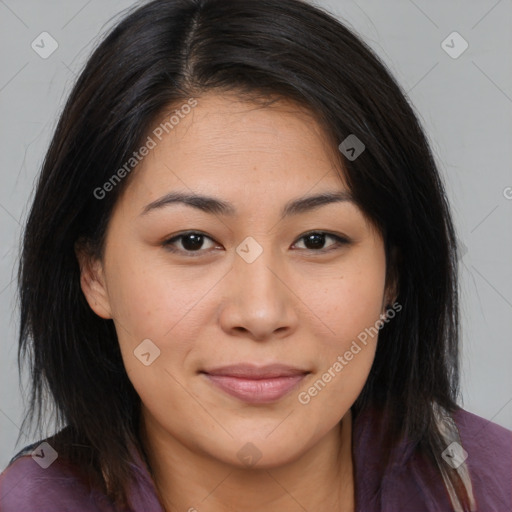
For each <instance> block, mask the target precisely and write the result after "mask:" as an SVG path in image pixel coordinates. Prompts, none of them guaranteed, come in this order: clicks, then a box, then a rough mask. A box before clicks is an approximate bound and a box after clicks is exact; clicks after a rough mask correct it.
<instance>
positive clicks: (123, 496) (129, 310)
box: [0, 0, 511, 512]
mask: <svg viewBox="0 0 512 512" xmlns="http://www.w3.org/2000/svg"><path fill="white" fill-rule="evenodd" d="M456 252H457V251H456V237H455V233H454V227H453V224H452V220H451V217H450V212H449V207H448V205H447V201H446V196H445V192H444V188H443V185H442V182H441V180H440V177H439V174H438V171H437V169H436V167H435V164H434V161H433V158H432V155H431V152H430V149H429V146H428V143H427V141H426V138H425V135H424V134H423V132H422V129H421V127H420V125H419V123H418V121H417V119H416V117H415V115H414V113H413V111H412V109H411V107H410V105H409V104H408V103H407V101H406V99H405V98H404V95H403V94H402V92H401V91H400V88H399V87H398V85H397V84H396V82H395V81H394V80H393V78H392V77H391V76H390V74H389V73H388V71H387V70H386V69H385V67H384V65H383V64H382V63H381V62H380V61H379V60H378V59H377V57H376V56H375V55H374V54H373V53H372V52H371V51H370V50H369V49H368V48H367V46H365V44H364V43H363V42H361V41H360V40H359V39H358V38H357V37H356V36H355V35H354V34H352V33H351V32H349V31H348V30H347V29H346V28H345V27H344V26H343V25H341V24H340V23H339V22H338V21H336V20H335V19H333V18H332V17H330V16H329V15H327V14H326V13H324V12H322V11H320V10H318V9H317V8H314V7H312V6H310V5H308V4H306V3H302V2H300V1H298V0H279V1H278V0H258V1H255V0H156V1H153V2H151V3H149V4H147V5H145V6H143V7H140V8H138V9H136V10H134V11H133V12H132V13H131V14H130V15H128V16H127V17H126V18H125V19H124V20H123V21H121V23H119V24H118V26H116V27H115V28H114V30H113V31H112V32H111V33H110V34H109V35H108V37H106V39H105V40H104V41H103V42H102V43H101V44H100V46H99V47H98V49H97V50H96V51H95V52H94V54H93V55H92V57H91V58H90V59H89V61H88V63H87V65H86V67H85V69H84V71H83V72H82V74H81V75H80V78H79V79H78V81H77V84H76V85H75V87H74V90H73V91H72V93H71V95H70V98H69V100H68V102H67V105H66V107H65V109H64V112H63V113H62V116H61V119H60V122H59V125H58V127H57V129H56V132H55V135H54V138H53V141H52V143H51V146H50V148H49V151H48V154H47V156H46V159H45V162H44V165H43V169H42V173H41V176H40V180H39V183H38V186H37V191H36V194H35V198H34V202H33V205H32V209H31V212H30V216H29V219H28V222H27V226H26V231H25V235H24V244H23V255H22V261H21V266H20V273H19V278H20V294H21V295H20V298H21V331H20V358H22V357H23V356H27V355H28V356H29V357H30V362H31V369H32V373H31V374H32V385H33V392H32V400H31V408H30V411H29V414H28V415H27V418H26V422H27V423H28V422H30V421H32V420H33V419H34V417H35V418H36V419H37V420H40V415H41V412H42V410H43V408H44V407H45V405H46V404H47V403H48V402H50V403H53V404H55V406H56V413H57V419H58V422H59V425H60V427H59V428H60V430H59V431H58V432H57V433H56V434H55V435H53V436H51V437H49V438H47V439H44V440H42V442H41V441H39V442H36V443H34V444H32V445H30V446H28V447H26V448H25V449H24V450H22V452H20V453H19V454H17V456H16V457H14V459H13V460H12V461H11V463H10V465H9V466H8V467H7V468H6V470H5V471H4V473H3V474H2V481H1V486H0V499H1V500H2V501H1V502H0V503H1V505H2V510H5V511H6V512H8V511H14V510H16V511H21V510H34V509H35V508H36V509H37V510H39V511H45V510H91V511H92V510H94V511H99V510H101V511H105V510H108V511H120V510H133V511H164V510H165V511H168V512H169V511H177V510H188V511H194V510H198V511H211V512H218V511H225V510H235V509H243V510H245V511H275V510H280V511H283V510H286V511H299V510H301V511H302V510H309V511H313V510H322V509H323V510H343V511H355V510H357V511H364V512H368V511H393V512H397V511H411V510H415V511H436V512H437V511H440V510H485V511H491V510H493V511H504V510H510V509H511V493H510V482H509V475H510V471H511V464H510V457H509V456H508V455H507V454H509V453H510V444H511V439H510V432H509V431H508V430H506V429H504V428H502V427H500V426H498V425H496V424H493V423H490V422H487V421H486V420H484V419H483V418H479V417H478V416H475V415H473V414H471V413H469V412H467V411H465V410H463V409H461V408H460V407H459V406H458V405H457V400H458V334H459V324H458V303H457V267H456V261H457V258H456ZM47 391H49V392H50V395H51V401H50V400H49V398H48V397H47V395H45V393H46V392H47ZM36 411H37V413H38V415H36V413H35V412H36ZM491 455H492V458H491Z"/></svg>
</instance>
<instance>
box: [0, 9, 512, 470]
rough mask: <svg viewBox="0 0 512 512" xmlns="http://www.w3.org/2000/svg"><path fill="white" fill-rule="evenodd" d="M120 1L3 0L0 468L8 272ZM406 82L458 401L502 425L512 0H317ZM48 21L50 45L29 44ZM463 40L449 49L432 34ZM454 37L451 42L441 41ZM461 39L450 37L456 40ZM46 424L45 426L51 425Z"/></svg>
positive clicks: (10, 322)
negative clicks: (441, 272) (456, 324)
mask: <svg viewBox="0 0 512 512" xmlns="http://www.w3.org/2000/svg"><path fill="white" fill-rule="evenodd" d="M133 3H134V2H133V1H130V0H108V1H101V0H89V1H87V0H44V1H41V0H0V34H1V35H0V38H1V43H2V44H1V48H2V52H1V66H0V67H1V70H2V71H1V75H0V118H1V119H2V122H1V125H0V130H1V133H0V140H1V145H2V151H1V152H0V158H1V166H0V180H1V187H0V240H1V242H0V327H1V333H2V336H1V339H0V350H1V355H2V357H1V358H0V379H1V380H0V436H1V437H0V466H1V469H3V468H4V467H5V465H6V464H7V463H8V461H9V459H10V457H11V456H12V455H13V454H14V451H15V449H16V450H18V449H21V448H22V447H23V446H25V445H27V444H29V443H30V442H35V441H36V440H37V439H31V438H30V437H28V435H27V433H24V434H23V435H22V438H21V441H20V444H19V445H18V446H16V447H15V440H16V438H17V435H18V430H19V425H20V424H21V419H22V412H23V407H22V398H23V393H22V392H21V390H20V388H19V384H18V373H17V369H16V350H17V341H16V338H17V326H18V309H17V303H16V295H15V291H16V290H15V280H14V277H15V271H16V266H17V259H18V255H19V239H20V233H21V226H22V225H23V222H24V219H25V218H26V215H27V210H28V205H29V202H30V199H31V197H32V191H33V184H34V178H35V176H36V174H37V172H38V170H39V168H40V166H41V163H42V159H43V157H44V153H45V151H46V149H47V146H48V143H49V140H50V137H51V135H52V131H53V129H54V127H55V125H56V120H57V115H58V113H60V111H61V108H62V106H63V102H64V99H65V97H66V95H67V94H68V92H69V91H70V87H71V85H72V84H73V81H74V80H75V77H76V74H77V73H78V72H79V71H80V69H81V67H82V65H83V64H84V62H85V60H86V58H87V56H88V55H89V53H90V51H91V49H92V47H93V45H95V44H96V43H97V42H98V40H99V39H100V38H101V35H102V34H104V32H105V31H106V30H107V29H108V28H109V27H110V26H111V25H112V24H113V23H114V22H115V19H116V18H114V19H113V18H112V17H113V16H114V15H115V14H117V13H119V12H120V11H121V10H122V9H124V8H126V7H128V6H130V5H133ZM318 3H319V5H321V6H324V7H327V8H328V9H329V10H331V12H333V13H334V14H336V15H337V16H338V17H340V18H341V19H342V20H344V21H345V23H347V24H348V26H349V27H351V28H352V29H353V30H355V31H356V32H357V33H359V34H360V35H361V36H362V37H363V39H364V40H365V41H366V42H367V43H368V44H369V45H370V46H371V47H372V48H373V49H374V50H375V51H376V52H377V54H378V55H379V56H380V57H381V58H382V59H383V60H384V62H385V63H386V64H387V65H388V66H389V68H390V69H391V71H392V72H393V73H394V75H395V76H396V77H397V79H398V81H399V82H400V84H401V85H402V87H403V89H404V90H405V91H407V93H408V95H409V97H410V99H411V101H412V103H413V104H414V106H415V109H416V111H417V113H418V115H419V117H420V119H421V121H422V123H423V125H424V128H425V129H426V131H427V134H428V137H429V139H430V141H431V143H432V148H433V150H434V153H435V156H436V159H437V162H438V164H439V167H440V170H441V172H442V173H443V176H444V178H445V182H446V185H447V188H448V193H449V198H450V201H451V205H452V209H453V214H454V217H455V222H456V226H457V230H458V236H459V238H460V240H461V241H462V242H463V243H464V245H465V247H466V248H467V252H466V253H465V254H464V255H463V257H462V272H461V277H462V282H461V303H462V330H463V347H462V352H463V368H462V390H463V395H464V402H463V405H464V407H465V408H466V409H468V410H470V411H472V412H474V413H476V414H478V415H480V416H483V417H485V418H487V419H489V420H492V421H494V422H496V423H499V424H501V425H503V426H506V427H508V428H512V376H511V375H512V374H511V371H510V366H511V360H512V343H511V341H512V339H511V334H510V333H511V331H512V267H511V262H512V220H511V219H512V171H511V161H512V142H511V141H512V59H511V58H510V55H511V50H512V29H511V27H512V2H511V1H510V0H500V1H496V0H489V1H488V0H485V1H484V0H478V1H476V0H475V1H446V0H436V1H431V0H429V1H426V0H424V1H420V0H415V1H412V0H391V1H390V0H388V1H386V2H382V1H378V0H375V1H370V0H361V1H358V2H354V1H345V0H324V1H321V2H318ZM43 31H46V32H49V33H50V34H51V35H52V37H53V38H55V40H56V41H57V42H58V44H59V46H58V49H57V50H56V51H55V52H54V53H53V54H52V55H51V56H50V57H48V58H47V59H42V58H41V57H40V56H39V55H38V54H37V53H36V52H35V51H34V50H33V49H32V48H31V43H32V41H33V40H34V39H35V38H36V37H37V36H38V35H39V34H41V32H43ZM453 31H457V32H459V33H460V34H461V35H462V37H463V38H464V39H465V40H466V41H467V42H468V44H469V47H468V49H467V50H466V51H465V52H464V53H462V55H460V56H459V57H458V58H456V59H454V58H452V57H450V56H449V55H448V54H447V53H446V52H445V51H444V49H443V48H442V47H441V43H442V41H443V40H445V38H446V37H447V36H448V35H449V34H451V33H452V32H453ZM449 44H452V43H449ZM453 44H454V46H455V49H457V48H460V45H459V43H458V42H454V43H453ZM48 433H51V431H49V432H48Z"/></svg>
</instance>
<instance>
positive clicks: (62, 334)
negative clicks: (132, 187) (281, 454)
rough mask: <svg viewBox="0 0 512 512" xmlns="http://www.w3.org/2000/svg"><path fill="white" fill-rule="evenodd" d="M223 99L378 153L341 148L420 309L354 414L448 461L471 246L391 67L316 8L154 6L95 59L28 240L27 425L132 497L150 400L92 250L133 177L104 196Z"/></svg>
mask: <svg viewBox="0 0 512 512" xmlns="http://www.w3.org/2000/svg"><path fill="white" fill-rule="evenodd" d="M208 91H216V92H218V93H219V94H222V93H223V92H224V93H225V92H228V91H229V92H235V93H236V94H238V95H240V97H244V98H248V99H250V98H252V99H255V100H256V99H257V98H260V99H265V98H275V97H278V98H286V99H289V100H293V101H295V102H297V103H298V104H300V105H302V106H305V107H307V109H309V111H311V112H312V113H313V114H314V115H315V116H316V118H317V119H318V120H319V121H320V122H321V123H322V125H323V127H324V128H325V132H326V133H327V134H328V137H329V142H330V143H331V144H333V145H334V147H335V148H336V149H337V146H338V145H339V144H340V143H341V142H342V141H344V140H345V139H346V138H347V137H348V136H349V135H355V136H356V137H357V138H358V139H359V140H361V141H362V142H363V143H364V145H365V150H364V152H363V153H362V154H361V155H360V156H359V157H358V158H356V159H350V158H347V157H346V156H345V155H344V154H343V153H342V152H341V151H338V155H339V159H340V166H341V165H342V166H343V168H344V170H345V173H344V177H345V179H346V182H347V184H348V186H349V188H350V190H351V193H352V195H353V196H354V199H355V200H356V202H357V204H358V206H359V207H360V208H361V209H362V211H363V212H364V213H365V215H366V216H367V217H368V218H369V219H370V220H371V221H372V222H373V224H374V225H375V226H377V227H378V229H379V230H380V232H381V233H382V234H383V236H384V241H385V249H386V258H387V266H388V267H387V270H388V274H389V277H390V278H391V277H392V276H395V277H396V278H397V283H398V288H397V291H398V293H397V301H398V302H399V303H400V304H401V305H402V310H401V312H400V314H399V315H397V316H396V318H395V319H393V321H391V322H389V324H388V325H386V326H385V327H384V328H383V329H382V331H381V332H380V335H379V342H378V345H377V351H376V355H375V360H374V364H373V366H372V368H371V371H370V374H369V377H368V380H367V382H366V385H365V387H364V389H363V391H362V393H361V395H360V396H359V398H358V399H357V401H356V403H355V404H354V406H353V411H354V413H355V414H356V415H357V414H359V413H360V412H361V411H364V410H366V409H367V408H370V407H373V408H377V409H379V410H382V411H385V412H386V417H387V418H389V420H387V421H386V425H385V429H386V433H387V436H388V439H389V446H390V447H391V446H394V444H395V443H396V442H397V441H398V440H400V439H401V438H403V437H404V436H407V437H408V438H409V439H412V440H413V441H414V442H415V443H416V444H417V449H418V450H421V451H422V452H423V453H425V454H426V455H428V456H429V457H430V458H432V454H433V453H434V451H435V450H437V449H438V446H440V445H442V442H441V437H440V433H439V431H438V429H437V426H436V423H435V421H434V405H435V404H439V405H440V406H442V407H445V408H446V409H447V410H449V411H453V410H455V409H456V408H457V405H456V401H457V396H458V338H459V327H458V325H459V324H458V321H459V320H458V302H457V301H458V299H457V248H456V236H455V230H454V226H453V224H452V219H451V215H450V211H449V206H448V203H447V198H446V194H445V191H444V187H443V183H442V180H441V178H440V176H439V173H438V170H437V168H436V164H435V162H434V159H433V156H432V153H431V149H430V147H429V144H428V141H427V139H426V136H425V134H424V132H423V130H422V128H421V125H420V123H419V121H418V119H417V117H416V115H415V113H414V110H413V108H412V107H411V105H410V104H409V102H408V100H407V99H406V96H405V94H404V93H403V92H402V90H401V88H400V86H399V85H398V84H397V83H396V81H395V80H394V78H393V77H392V76H391V74H390V72H389V71H388V70H387V68H386V66H385V65H384V64H383V63H382V62H381V61H380V60H379V58H378V57H377V56H376V55H375V54H374V53H373V52H372V51H371V50H370V48H369V47H368V46H367V45H366V44H365V43H364V42H363V41H361V40H360V39H359V38H358V36H356V35H355V34H354V33H352V32H351V31H350V30H349V29H347V28H346V27H345V26H344V25H343V24H342V23H341V22H340V21H338V20H336V19H335V18H333V17H332V16H330V15H329V14H328V13H326V12H324V11H322V10H321V9H319V8H316V7H314V6H312V5H310V4H307V3H305V2H303V1H301V0H154V1H152V2H150V3H148V4H146V5H143V6H140V7H137V8H136V9H133V10H131V12H129V13H127V14H126V15H125V17H124V18H123V19H122V20H121V21H120V22H119V23H118V24H117V25H116V26H115V27H114V28H113V29H112V30H111V31H110V32H109V34H108V35H107V36H106V37H105V38H104V39H103V41H102V42H101V43H100V44H99V45H98V47H97V48H96V49H95V51H94V52H93V54H92V56H91V57H90V58H89V60H88V61H87V63H86V65H85V67H84V69H83V71H82V72H81V74H80V75H79V77H78V80H77V82H76V84H75V86H74V88H73V90H72V92H71V94H70V96H69V98H68V101H67V103H66V105H65V107H64V109H63V112H62V114H61V116H60V119H59V122H58V125H57V127H56V130H55V133H54V136H53V139H52V141H51V144H50V147H49V149H48V152H47V154H46V157H45V160H44V163H43V166H42V170H41V173H40V177H39V181H38V183H37V188H36V192H35V196H34V200H33V204H32V207H31V210H30V214H29V217H28V221H27V224H26V229H25V232H24V239H23V248H22V257H21V262H20V267H19V296H20V309H21V322H20V333H19V354H18V357H19V360H18V364H19V365H20V371H21V367H22V362H23V361H24V360H25V359H28V360H29V363H30V375H31V395H30V404H29V407H28V410H27V413H26V416H25V420H24V426H25V425H27V424H32V423H34V418H35V419H36V421H35V423H36V424H38V425H39V424H40V422H41V413H42V411H43V412H44V411H45V409H46V407H47V406H48V405H52V404H53V406H54V409H55V415H54V416H55V421H56V425H58V426H62V427H65V428H64V429H63V431H62V432H61V435H60V437H58V436H56V437H55V438H54V442H55V443H60V445H59V449H58V452H59V455H61V456H65V457H67V458H68V459H69V460H70V461H71V462H72V463H75V464H76V465H77V466H78V467H80V468H81V469H82V470H83V471H84V474H85V475H86V476H87V477H88V478H89V479H90V480H91V482H92V481H94V482H96V483H97V484H98V485H101V486H102V487H103V488H104V489H106V492H107V493H108V495H109V496H110V497H111V498H112V499H113V500H115V501H116V502H118V503H120V504H124V503H125V500H126V497H127V489H128V486H129V482H130V478H131V472H130V465H129V462H130V455H129V452H128V448H127V446H128V443H129V442H134V443H136V444H137V443H138V437H137V429H138V422H139V418H140V398H139V397H138V395H137V393H136V391H135V390H134V388H133V386H132V385H131V383H130V381H129V379H128V376H127V374H126V371H125V369H124V366H123V361H122V358H121V353H120V349H119V343H118V340H117V336H116V331H115V328H114V325H113V322H112V320H105V319H102V318H100V317H98V316H97V315H95V314H94V313H93V311H92V310H91V308H90V307H89V306H88V304H87V302H86V300H85V297H84V295H83V293H82V291H81V287H80V269H79V265H78V262H77V258H76V254H75V251H74V249H75V247H76V245H77V244H78V243H81V244H86V245H87V247H88V248H89V249H90V250H91V251H93V253H94V254H97V255H98V256H99V257H101V256H102V254H103V247H104V238H105V232H106V227H107V224H108V222H109V218H110V215H111V212H112V209H113V206H114V205H115V203H116V200H117V198H118V197H119V194H120V193H121V191H122V190H123V188H124V187H125V186H126V184H127V183H128V182H129V180H130V178H131V175H130V176H127V177H126V178H125V179H123V180H122V181H121V182H120V183H118V184H117V185H116V186H115V187H112V190H111V191H110V192H109V193H108V194H105V195H104V197H102V198H100V199H99V198H98V194H97V193H96V194H95V190H98V187H100V188H101V187H102V186H103V185H104V184H105V183H106V182H108V181H109V179H110V178H111V177H112V176H113V175H114V174H115V173H116V171H118V169H119V168H121V167H122V166H123V164H125V163H126V162H127V161H128V160H129V159H130V158H131V156H132V155H133V152H134V151H136V150H137V149H138V148H139V147H140V146H141V144H142V143H143V141H144V140H145V138H146V137H147V135H148V133H150V129H151V127H152V126H153V125H154V123H155V122H156V120H157V119H159V116H161V115H162V113H163V112H167V111H171V110H172V109H173V108H176V107H177V106H179V105H180V104H183V103H184V102H186V101H188V100H189V99H190V98H196V99H198V101H200V96H201V94H203V93H205V92H208ZM133 172H136V169H135V170H134V171H133ZM451 478H453V479H455V480H456V478H457V477H456V476H454V475H453V474H452V476H451ZM455 480H454V482H455V484H457V482H456V481H455ZM455 487H456V488H459V486H458V485H455ZM460 492H461V493H462V491H460ZM461 499H462V500H463V502H465V497H464V496H463V495H462V496H461Z"/></svg>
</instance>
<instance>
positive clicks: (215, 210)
mask: <svg viewBox="0 0 512 512" xmlns="http://www.w3.org/2000/svg"><path fill="white" fill-rule="evenodd" d="M342 202H351V203H355V201H354V198H353V197H352V194H350V192H348V191H337V192H323V193H321V194H317V195H312V196H304V197H300V198H298V199H294V200H291V201H288V202H287V203H286V204H285V206H284V207H283V209H282V211H281V219H284V218H285V217H288V216H290V215H298V214H300V213H305V212H308V211H311V210H315V209H317V208H320V207H321V206H324V205H327V204H331V203H342ZM175 203H181V204H185V205H187V206H191V207H193V208H197V209H198V210H201V211H203V212H206V213H210V214H213V215H227V216H233V215H236V208H235V207H234V206H233V204H231V203H229V202H227V201H223V200H222V199H218V198H215V197H211V196H205V195H201V194H189V193H184V192H170V193H169V194H166V195H165V196H162V197H161V198H159V199H157V200H156V201H153V202H152V203H150V204H148V205H147V206H146V207H145V208H144V209H143V211H142V213H141V216H142V215H146V214H147V213H149V212H151V211H154V210H158V209H160V208H164V207H166V206H169V205H171V204H175Z"/></svg>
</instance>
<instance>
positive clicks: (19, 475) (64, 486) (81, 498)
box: [0, 441, 114, 512]
mask: <svg viewBox="0 0 512 512" xmlns="http://www.w3.org/2000/svg"><path fill="white" fill-rule="evenodd" d="M0 509H1V510H2V512H29V511H33V510H36V509H37V510H38V512H50V511H52V512H53V511H55V510H59V511H60V512H65V511H66V512H67V511H69V512H72V511H73V512H75V511H77V510H87V511H90V512H100V511H101V512H113V511H114V508H112V506H111V505H110V504H109V503H108V502H107V501H106V500H105V499H103V498H102V496H101V495H99V494H98V493H97V492H96V491H95V490H92V489H90V488H89V487H88V486H87V485H86V484H85V482H83V480H82V479H81V478H80V475H79V473H78V472H77V471H76V470H75V469H74V468H73V467H71V466H70V465H69V464H67V463H66V461H65V460H63V459H62V458H60V457H59V455H58V453H57V452H56V451H55V450H54V449H53V448H52V446H51V445H50V444H49V443H48V442H47V441H42V442H38V443H34V444H31V445H29V446H26V447H25V448H23V450H21V451H20V452H19V453H18V454H17V455H16V456H15V457H14V458H13V459H12V460H11V461H10V463H9V465H8V466H7V468H5V470H4V471H3V472H2V474H1V475H0Z"/></svg>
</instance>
